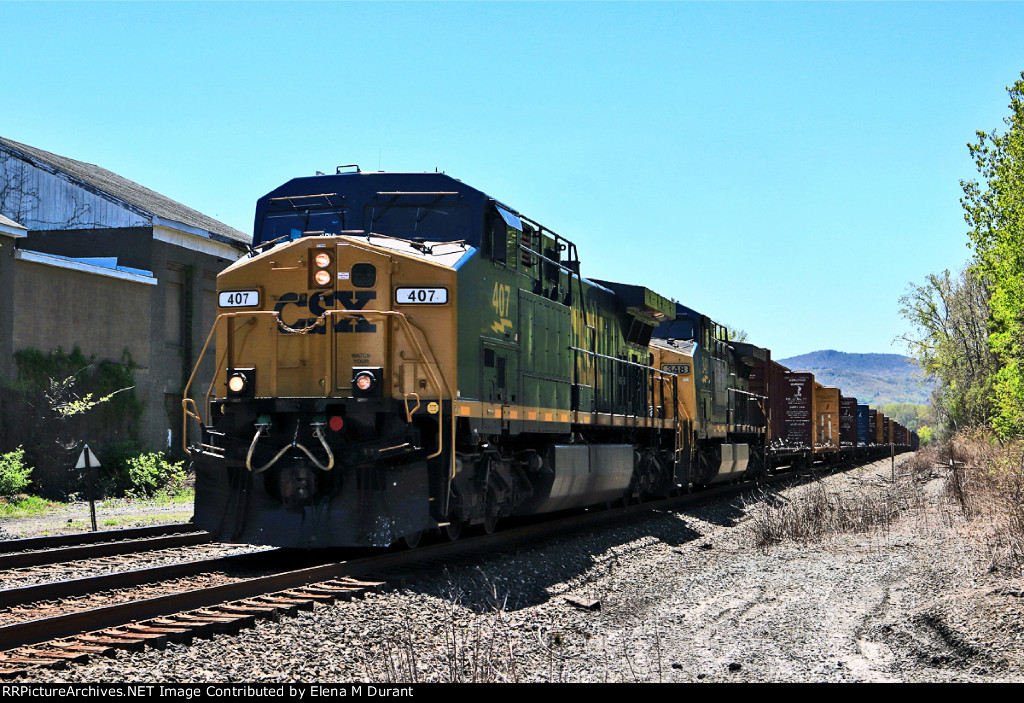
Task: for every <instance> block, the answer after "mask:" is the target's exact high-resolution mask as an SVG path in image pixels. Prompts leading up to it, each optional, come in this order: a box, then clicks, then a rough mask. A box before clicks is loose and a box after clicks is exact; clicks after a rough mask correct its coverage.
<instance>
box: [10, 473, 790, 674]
mask: <svg viewBox="0 0 1024 703" xmlns="http://www.w3.org/2000/svg"><path fill="white" fill-rule="evenodd" d="M793 480H794V476H793V475H792V474H789V475H782V476H777V477H772V478H769V479H767V480H766V481H761V482H758V483H747V484H739V485H723V486H717V487H714V488H712V489H710V490H706V491H701V492H700V493H695V494H691V495H686V496H679V497H675V498H667V499H662V500H656V501H652V502H647V503H643V504H640V505H633V506H628V507H625V508H621V509H616V510H603V511H593V512H586V513H581V514H575V515H571V516H568V517H561V518H560V519H557V520H546V521H539V522H537V521H534V522H530V523H526V524H517V523H515V522H514V521H509V523H510V526H509V529H506V530H502V531H499V532H497V533H495V534H493V535H480V536H475V537H464V538H463V539H461V540H459V541H457V542H443V543H437V544H431V545H425V546H421V547H419V548H417V549H415V550H406V551H398V550H390V551H382V552H376V553H373V554H371V555H369V556H355V557H353V558H346V559H344V560H342V561H327V562H325V563H311V564H305V565H304V564H302V563H301V558H305V559H307V560H310V559H315V558H317V557H323V556H326V555H322V554H319V553H316V552H307V553H302V554H303V555H304V557H301V558H300V557H297V556H296V555H297V553H296V552H293V551H290V550H270V551H264V552H259V553H253V554H242V555H234V556H230V557H220V558H217V559H212V560H197V561H192V562H186V563H180V564H173V565H165V566H159V567H153V568H150V569H139V570H136V571H129V572H122V573H117V574H104V575H99V576H93V577H87V578H81V579H74V580H71V581H60V582H54V583H49V584H39V585H34V586H26V587H24V588H18V589H7V590H3V591H0V609H6V611H7V613H8V614H9V615H8V617H7V618H6V619H7V620H8V621H9V622H8V623H7V624H4V625H2V626H0V678H12V677H16V676H18V675H20V674H22V673H25V672H27V671H29V670H30V669H35V668H39V667H62V666H66V665H67V664H69V663H72V662H81V661H85V660H87V659H88V658H89V657H92V656H100V655H111V654H112V653H113V652H114V651H116V650H117V649H129V650H137V649H140V648H142V647H144V646H146V645H149V646H153V647H163V646H165V645H166V644H167V642H180V643H186V644H187V643H189V642H191V640H192V639H193V638H194V637H202V636H212V635H213V634H215V633H231V634H236V633H237V632H238V631H239V630H240V629H242V628H247V627H252V626H253V625H254V624H255V622H256V621H257V620H259V619H265V618H274V619H277V618H280V617H281V616H282V615H294V614H295V613H296V612H297V611H298V610H300V609H306V610H308V609H311V608H312V607H313V604H314V603H316V602H331V601H333V600H336V599H344V600H349V599H352V598H356V597H360V596H362V595H363V594H365V593H366V592H367V591H370V590H381V589H383V588H384V587H385V581H384V580H378V579H387V578H388V573H389V572H392V573H393V572H396V571H402V570H407V569H410V568H413V569H415V568H425V567H430V566H432V565H434V564H437V563H448V562H449V561H450V560H452V559H454V558H460V559H462V558H468V559H472V558H475V557H479V556H482V555H484V554H490V553H493V552H494V551H496V550H502V549H507V548H510V547H513V546H516V545H520V544H522V543H524V542H529V541H532V540H536V539H544V538H550V537H552V536H557V535H564V534H567V533H571V532H573V531H579V530H593V529H595V528H597V527H599V526H601V525H603V524H606V523H609V522H611V521H615V520H620V519H622V518H623V517H624V516H630V515H637V514H641V513H645V512H649V511H656V510H673V509H679V508H682V507H685V506H686V505H690V504H692V503H694V502H697V501H707V500H714V499H720V498H726V497H729V496H735V495H738V494H740V493H742V492H745V491H750V490H758V489H760V488H763V487H765V486H768V485H771V484H773V483H776V482H783V481H793ZM362 553H364V554H365V550H363V552H362ZM297 559H299V560H300V561H296V560H297ZM284 562H287V563H284ZM260 570H262V571H265V572H269V573H261V574H260V575H255V576H233V577H230V578H226V579H224V578H222V579H216V581H217V582H216V583H214V584H213V585H200V582H199V580H197V579H199V578H200V577H204V575H208V574H211V573H215V572H235V573H238V572H242V571H248V572H252V571H260ZM205 578H206V580H207V581H209V580H210V579H209V578H208V577H205ZM190 579H191V581H190ZM155 583H157V584H164V585H165V588H163V589H162V590H160V589H156V588H154V587H153V585H152V584H155ZM143 586H145V588H146V589H147V590H148V591H149V593H153V592H156V594H155V595H144V596H143V595H140V592H139V591H132V590H128V593H129V596H128V598H127V602H125V598H123V597H122V599H121V600H120V602H117V603H108V604H96V603H95V602H91V603H86V604H85V607H83V605H82V604H81V603H79V604H78V605H77V606H76V605H74V604H69V603H68V601H70V600H73V599H76V598H81V597H83V594H85V593H92V594H96V593H101V592H109V591H112V590H115V589H122V590H123V589H138V588H140V587H143ZM3 615H4V614H3V612H0V622H3V619H4V617H3ZM11 620H15V621H14V622H10V621H11Z"/></svg>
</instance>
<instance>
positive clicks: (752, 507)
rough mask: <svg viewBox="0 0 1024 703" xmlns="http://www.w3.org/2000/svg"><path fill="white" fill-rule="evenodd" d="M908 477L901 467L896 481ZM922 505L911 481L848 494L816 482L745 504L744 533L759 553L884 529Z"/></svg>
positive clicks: (881, 484) (898, 481)
mask: <svg viewBox="0 0 1024 703" xmlns="http://www.w3.org/2000/svg"><path fill="white" fill-rule="evenodd" d="M907 477H908V474H907V473H906V471H905V469H904V468H903V466H902V465H901V467H900V478H901V479H906V478H907ZM922 499H923V498H922V495H921V492H920V490H919V488H918V487H917V484H916V482H914V481H908V480H897V481H896V482H895V483H892V482H888V481H879V482H878V483H877V484H872V485H870V486H865V487H864V488H863V490H858V491H852V492H845V491H842V490H839V489H835V490H830V489H828V488H826V487H825V484H824V483H822V482H821V481H815V482H813V483H810V484H808V485H805V486H799V487H797V488H793V489H790V490H788V491H787V494H786V495H785V496H782V495H780V494H778V493H774V492H772V493H768V492H765V493H764V494H762V495H761V496H760V497H759V498H757V499H755V500H753V501H751V502H749V503H748V504H747V505H746V506H745V507H746V509H747V512H748V514H749V516H750V519H749V521H748V522H747V529H748V530H749V531H750V532H751V533H752V535H753V538H754V544H755V545H756V546H758V547H762V548H767V547H769V546H771V545H773V544H780V543H782V542H787V541H796V542H802V543H813V542H821V541H823V540H825V539H828V538H830V537H832V536H835V535H839V534H846V533H855V532H861V533H863V532H870V531H873V530H880V529H886V528H888V527H889V525H891V524H892V523H893V522H894V521H895V520H896V519H897V518H898V517H899V515H900V513H901V512H903V511H904V510H907V509H910V508H913V507H918V506H919V505H920V504H921V501H922Z"/></svg>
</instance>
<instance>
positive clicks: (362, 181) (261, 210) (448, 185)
mask: <svg viewBox="0 0 1024 703" xmlns="http://www.w3.org/2000/svg"><path fill="white" fill-rule="evenodd" d="M491 201H493V202H495V203H496V204H498V205H500V206H501V207H502V208H504V209H505V210H507V211H509V212H512V213H514V214H517V215H518V213H516V211H515V210H513V209H512V208H509V207H508V206H506V205H504V204H503V203H501V202H500V201H498V200H497V199H496V198H492V197H491V196H489V195H487V194H486V193H484V192H483V191H481V190H478V189H476V188H473V187H472V186H469V185H466V184H465V183H463V182H462V181H460V180H458V179H457V178H452V177H451V176H449V175H447V174H445V173H431V172H423V173H387V172H380V171H378V172H350V173H339V174H334V175H316V176H306V177H301V178H293V179H292V180H290V181H288V182H287V183H285V184H284V185H282V186H280V187H278V188H275V189H274V190H272V191H270V192H269V193H267V194H266V195H265V196H263V197H262V198H260V199H259V200H258V201H257V203H256V220H255V225H254V228H253V244H254V245H258V244H261V243H262V242H264V241H269V240H271V239H274V238H276V237H271V236H270V233H269V232H267V233H264V219H265V217H266V215H267V213H275V212H287V211H306V210H315V211H322V212H331V211H337V212H341V211H344V215H345V223H344V229H345V230H362V231H364V232H367V233H369V232H371V231H374V222H373V221H368V220H369V218H367V217H366V210H367V206H374V207H375V208H377V210H376V211H375V212H381V211H384V210H386V209H387V208H389V207H394V206H410V205H411V206H421V207H433V208H439V209H444V208H461V207H466V208H468V212H464V211H462V210H459V212H460V213H462V214H463V215H464V216H462V217H460V218H459V221H460V222H462V221H465V222H466V223H467V224H468V226H467V227H460V228H459V231H460V232H463V235H462V236H460V237H455V236H454V235H453V238H465V240H466V242H467V243H468V244H470V245H472V246H478V245H479V239H480V236H481V232H482V226H483V225H482V223H483V213H484V212H485V211H486V207H487V204H488V203H489V202H491ZM379 233H382V234H387V232H379ZM442 239H443V237H442Z"/></svg>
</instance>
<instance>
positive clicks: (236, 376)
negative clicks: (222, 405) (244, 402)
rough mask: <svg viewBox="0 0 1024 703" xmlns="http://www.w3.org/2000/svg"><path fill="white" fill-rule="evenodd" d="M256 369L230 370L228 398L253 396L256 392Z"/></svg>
mask: <svg viewBox="0 0 1024 703" xmlns="http://www.w3.org/2000/svg"><path fill="white" fill-rule="evenodd" d="M255 380H256V369H229V370H228V382H227V387H228V398H235V399H238V398H252V397H253V393H254V392H255V390H256V388H255V385H256V384H255Z"/></svg>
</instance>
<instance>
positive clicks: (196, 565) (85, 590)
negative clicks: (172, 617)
mask: <svg viewBox="0 0 1024 703" xmlns="http://www.w3.org/2000/svg"><path fill="white" fill-rule="evenodd" d="M268 551H277V550H268ZM265 553H266V552H247V553H245V554H233V555H231V556H226V557H215V558H213V559H195V560H193V561H183V562H178V563H176V564H162V565H160V566H151V567H147V568H144V569H132V570H130V571H119V572H116V573H111V574H101V575H99V576H83V577H80V578H75V579H69V580H67V581H50V582H48V583H38V584H33V585H31V586H20V587H18V588H7V589H4V590H2V591H0V608H10V607H11V606H19V605H27V604H29V603H37V602H39V601H45V600H56V599H58V598H75V597H77V596H86V595H91V594H94V593H99V592H100V591H107V590H111V589H114V588H130V587H132V586H141V585H143V584H147V583H153V582H155V581H167V580H170V579H176V578H183V577H187V576H195V575H197V574H202V573H205V572H208V571H216V570H220V569H225V568H233V567H242V566H245V565H246V562H250V561H253V559H254V555H260V554H265ZM256 558H259V557H256Z"/></svg>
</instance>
